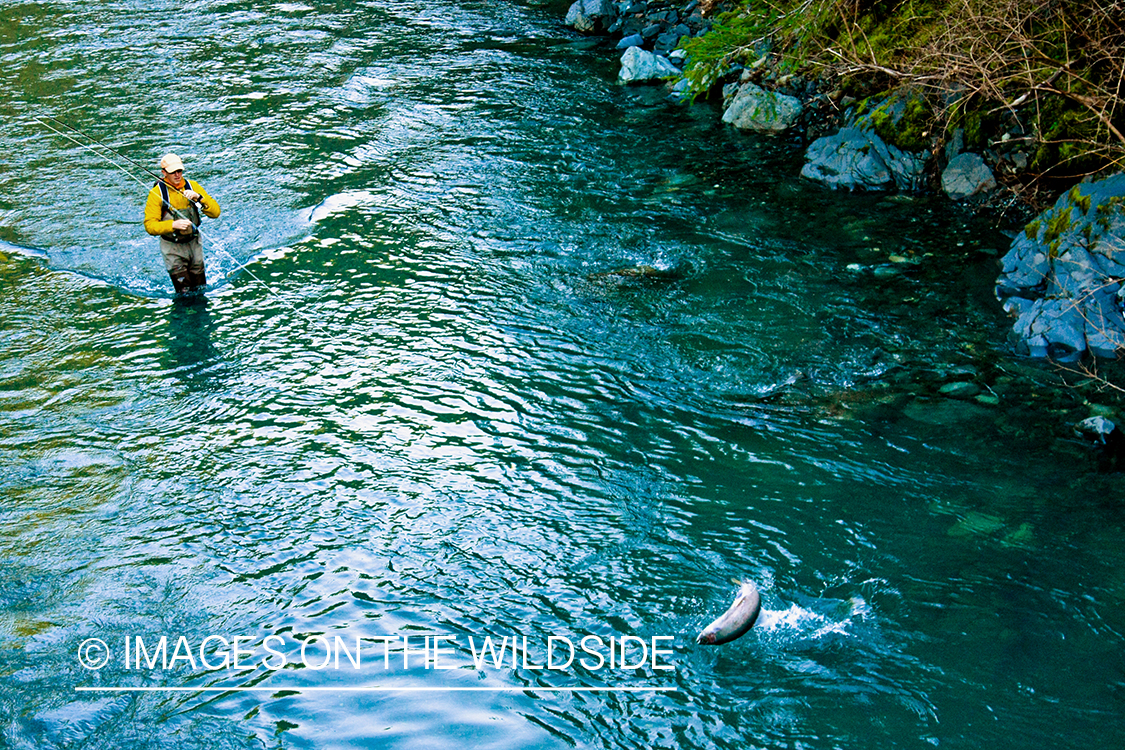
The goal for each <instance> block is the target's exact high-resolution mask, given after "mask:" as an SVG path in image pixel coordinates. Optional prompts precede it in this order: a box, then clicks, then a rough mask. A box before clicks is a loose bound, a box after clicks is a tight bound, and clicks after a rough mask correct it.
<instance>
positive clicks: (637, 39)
mask: <svg viewBox="0 0 1125 750" xmlns="http://www.w3.org/2000/svg"><path fill="white" fill-rule="evenodd" d="M644 43H645V38H644V37H643V36H641V35H640V34H630V35H629V36H626V37H622V39H621V41H620V42H618V43H617V49H629V48H630V47H640V46H641V45H642V44H644Z"/></svg>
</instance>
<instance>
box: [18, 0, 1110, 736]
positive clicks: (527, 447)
mask: <svg viewBox="0 0 1125 750" xmlns="http://www.w3.org/2000/svg"><path fill="white" fill-rule="evenodd" d="M565 5H566V4H565V3H558V2H538V1H536V0H518V1H515V2H504V1H502V0H471V1H470V0H463V1H461V2H457V1H455V0H438V1H431V2H421V1H420V0H369V1H368V2H361V3H332V2H320V3H313V2H308V3H301V2H293V3H251V2H246V0H209V1H204V2H197V3H191V4H186V5H185V4H183V3H169V2H148V3H137V2H124V1H121V0H119V1H109V2H89V3H71V2H61V1H48V2H37V3H16V2H2V3H0V13H2V17H0V84H2V86H0V108H2V110H3V113H4V120H3V127H2V129H0V152H2V153H3V154H4V157H3V159H2V160H0V290H2V294H0V415H2V416H0V489H2V491H3V495H2V497H3V500H2V505H0V513H2V518H3V525H4V528H5V529H6V531H5V533H4V534H3V535H2V536H0V747H10V748H78V747H82V748H111V747H112V748H148V747H161V748H175V749H181V748H184V749H186V748H201V747H206V748H209V749H217V748H281V747H283V748H368V747H378V748H427V749H428V750H439V749H441V748H459V749H460V748H497V749H506V748H573V747H579V748H700V749H702V748H751V747H752V748H810V749H812V748H815V749H820V748H825V749H827V748H926V747H945V748H978V747H989V748H993V749H1004V748H1012V749H1013V750H1015V749H1017V748H1018V749H1020V750H1022V749H1023V748H1027V747H1052V748H1088V747H1116V746H1120V745H1121V744H1122V743H1123V742H1125V719H1123V716H1125V713H1123V700H1125V648H1123V646H1125V635H1123V633H1125V559H1123V558H1125V546H1123V545H1122V544H1121V537H1122V533H1121V531H1122V524H1123V521H1125V514H1123V512H1122V507H1123V506H1122V504H1121V502H1120V500H1121V498H1122V493H1121V489H1120V478H1119V475H1118V476H1116V477H1115V476H1114V475H1111V474H1103V473H1099V472H1098V471H1097V470H1096V462H1095V461H1094V460H1093V458H1092V456H1091V455H1090V454H1089V453H1088V451H1087V450H1086V448H1085V447H1084V446H1082V445H1081V444H1080V443H1078V441H1076V440H1074V439H1072V438H1071V436H1070V435H1069V433H1068V431H1067V429H1066V425H1065V423H1064V422H1063V421H1062V420H1060V418H1059V417H1058V414H1059V413H1061V412H1060V409H1063V410H1065V408H1071V409H1072V411H1073V412H1074V415H1076V416H1078V417H1079V418H1080V416H1081V415H1082V414H1083V412H1082V410H1083V409H1084V408H1085V406H1084V402H1085V401H1087V400H1089V401H1095V402H1096V401H1097V400H1098V396H1097V394H1096V393H1094V392H1092V391H1090V392H1084V393H1080V394H1077V395H1072V394H1071V393H1070V391H1068V390H1067V389H1055V390H1052V389H1051V386H1050V383H1051V382H1052V378H1055V373H1053V371H1052V370H1051V368H1050V367H1049V366H1043V365H1037V364H1035V363H1026V362H1021V361H1019V360H1018V359H1016V358H1014V357H1012V356H1011V355H1010V354H1008V353H1007V349H1006V344H1005V330H1006V326H1007V322H1006V321H1005V320H1003V318H1002V315H1001V313H1000V311H999V309H998V307H997V305H996V304H995V302H994V301H992V300H991V299H990V297H989V294H990V291H989V284H990V282H991V280H992V279H993V278H994V276H995V263H996V260H995V259H996V256H997V253H998V252H1000V251H1002V250H1003V249H1004V248H1005V247H1006V243H1007V241H1008V240H1007V237H1005V236H1004V235H1003V234H1002V233H1001V232H999V231H997V230H996V229H995V228H994V227H993V225H992V223H991V222H988V221H984V220H983V219H980V218H974V217H973V216H972V215H970V214H968V213H963V212H961V211H960V210H959V209H956V208H955V207H952V206H951V205H949V204H948V203H946V202H945V201H942V200H939V199H937V198H914V199H910V198H903V197H896V196H885V195H853V194H840V193H832V192H828V191H825V190H823V189H821V188H819V187H817V186H815V185H811V184H808V183H805V182H803V181H801V180H799V179H798V178H797V173H798V172H799V169H800V164H801V156H800V149H799V148H798V146H797V145H796V144H795V143H794V142H792V141H789V140H786V139H784V138H781V139H779V138H767V137H757V136H751V135H745V134H741V133H738V132H735V131H732V130H731V129H729V128H727V127H725V126H723V125H722V124H721V123H720V122H719V118H718V112H717V110H716V107H715V105H714V104H712V103H700V104H697V105H694V106H691V107H680V106H675V105H672V104H669V103H668V102H666V101H665V99H664V92H663V91H662V90H661V89H659V88H644V87H642V88H625V87H622V86H619V85H618V84H617V83H616V82H615V76H616V61H615V59H614V57H615V56H614V55H613V54H612V53H611V52H610V51H608V50H606V49H598V48H592V47H591V44H589V43H588V42H587V41H586V40H584V39H582V38H580V37H578V36H577V35H575V34H573V33H572V32H571V31H569V30H568V29H566V28H565V27H563V26H562V24H561V18H562V16H563V14H564V12H565ZM46 116H50V117H57V118H60V119H61V120H62V121H63V122H65V123H66V124H67V125H69V126H72V127H76V128H78V129H79V130H81V131H82V132H84V133H86V134H88V135H90V136H92V137H93V138H96V139H98V140H99V141H102V142H103V143H104V144H106V145H108V146H110V147H112V148H113V149H114V150H116V151H119V152H120V153H121V154H122V155H123V156H124V157H128V159H132V160H136V161H137V162H140V163H142V164H143V165H145V166H147V167H149V168H151V169H155V168H156V165H157V162H158V160H159V158H160V155H161V154H163V153H164V152H166V151H175V152H177V153H179V154H181V155H182V156H183V158H184V161H185V162H186V164H187V176H188V178H189V179H197V180H198V181H199V182H200V183H201V184H202V185H203V186H204V187H205V188H206V189H207V191H208V192H209V193H210V194H211V195H212V196H214V197H215V198H216V199H217V200H218V201H219V202H220V203H221V205H222V207H223V214H222V216H221V217H220V218H219V219H218V220H216V221H209V222H205V223H204V231H205V238H206V245H205V246H206V248H207V255H208V275H209V279H210V281H211V282H212V287H211V289H210V291H209V292H208V294H207V298H206V300H205V301H203V300H196V301H191V302H184V301H182V300H173V299H172V295H171V285H170V283H169V280H168V278H167V275H166V274H165V273H164V270H163V267H162V265H161V262H160V258H159V254H158V252H157V249H156V241H155V240H154V239H153V238H151V237H149V236H147V235H146V234H144V231H143V229H142V227H141V226H140V218H141V212H142V208H143V201H144V196H145V193H146V192H147V190H148V188H149V186H150V185H151V178H150V177H148V176H147V175H146V174H145V173H144V172H143V171H141V170H139V169H138V168H136V167H135V166H134V165H132V164H131V162H129V161H128V160H126V159H124V158H122V157H121V156H115V155H112V154H110V155H109V156H108V158H106V157H105V156H101V155H99V153H106V152H104V151H103V150H101V149H100V148H96V147H94V146H93V144H92V143H91V142H89V141H84V140H83V139H82V138H81V137H79V136H77V135H74V134H73V133H70V131H67V130H66V128H65V127H64V126H63V125H61V124H59V123H57V122H56V121H52V120H44V119H36V118H44V117H46ZM48 126H53V127H48ZM68 135H70V136H72V137H67V136H68ZM79 141H80V142H81V144H80V143H79ZM82 144H84V145H82ZM646 267H647V268H646ZM648 269H653V270H648ZM958 378H961V379H969V380H973V381H975V382H983V383H985V384H986V385H987V388H986V389H985V390H984V391H983V392H982V393H981V394H979V395H980V397H979V398H977V399H976V400H973V399H968V400H965V399H953V398H946V397H943V396H941V395H938V394H937V389H938V387H939V386H940V385H941V384H942V383H946V382H949V381H950V380H951V379H952V380H954V381H956V380H957V379H958ZM1067 399H1071V401H1067ZM1040 402H1042V403H1044V404H1048V403H1049V404H1051V405H1052V408H1053V409H1054V410H1055V411H1051V410H1050V409H1039V408H1037V407H1036V404H1037V403H1040ZM1060 404H1062V407H1060V406H1059V405H1060ZM732 578H735V579H742V578H748V579H751V580H754V581H756V582H757V584H758V585H759V587H760V588H761V592H762V602H763V611H762V615H761V618H760V622H759V623H758V625H757V626H756V627H755V628H754V629H752V630H751V631H750V632H749V633H748V634H747V635H746V636H744V637H742V638H741V639H739V640H736V641H734V642H732V643H729V644H726V645H723V646H718V647H705V646H699V645H696V644H695V642H694V640H695V634H696V633H698V632H699V630H700V629H701V628H702V627H703V626H705V625H706V624H707V623H708V622H710V621H711V620H712V619H714V618H715V617H717V616H718V615H719V614H720V613H722V612H723V611H724V610H725V609H726V608H727V606H728V605H729V604H730V603H731V601H732V598H733V596H734V593H735V591H736V586H735V584H734V583H732V582H731V579H732ZM161 637H164V638H165V639H166V641H165V650H164V651H163V652H161V651H160V646H159V643H160V640H159V639H160V638H161ZM505 637H507V638H508V641H507V642H506V643H508V645H509V647H510V645H511V642H512V640H513V639H517V642H518V643H519V644H520V649H517V651H516V657H518V658H516V661H515V663H514V664H513V662H512V658H511V657H512V651H511V650H510V648H509V650H508V651H507V652H506V653H507V654H508V659H507V660H506V661H504V662H503V663H497V662H496V661H495V660H492V661H489V660H481V659H480V658H479V657H480V655H481V654H480V651H481V648H482V644H483V642H484V639H485V638H491V639H494V640H495V641H496V642H498V643H499V642H503V641H502V639H504V638H505ZM583 639H589V640H585V641H584V640H583ZM611 639H612V643H613V644H616V647H620V646H621V644H622V641H623V639H624V643H625V647H624V650H623V653H622V652H621V650H620V649H619V650H618V651H617V652H615V653H614V654H612V655H611V654H610V649H611V648H612V647H611V645H610V644H611ZM138 641H140V642H141V643H142V644H143V648H142V649H141V650H138V649H137V644H138ZM583 643H585V644H586V645H587V647H588V651H586V652H584V651H582V644H583ZM103 644H104V647H105V651H104V652H99V648H101V645H103ZM130 644H131V645H130ZM302 644H304V646H305V647H306V651H305V653H304V654H302V652H301V646H302ZM357 644H358V648H359V650H360V651H361V654H362V656H361V658H362V661H361V664H360V666H359V667H358V668H356V667H355V666H354V665H353V662H352V661H350V659H351V657H352V656H353V655H354V652H355V650H356V647H357ZM567 644H573V645H574V646H576V647H577V653H576V658H575V659H573V660H571V661H567V660H566V658H565V657H566V656H567V652H566V649H567V647H568V646H567ZM641 644H644V645H643V646H642V645H641ZM494 645H495V644H494ZM548 646H551V647H553V648H554V649H555V650H554V651H553V652H552V654H551V656H552V659H553V664H552V666H553V667H554V668H548V667H547V665H546V657H547V656H548V654H547V653H546V649H547V647H548ZM236 650H238V653H237V654H236V653H235V651H236ZM589 652H593V653H596V654H598V657H597V658H596V657H595V656H594V655H593V654H592V653H589ZM103 653H104V656H105V657H107V658H108V662H107V663H104V664H102V663H101V661H103V659H102V655H103ZM236 656H237V657H238V658H237V664H236V663H235V662H236V658H235V657H236ZM333 657H334V659H335V661H333ZM474 657H477V658H474ZM622 657H624V664H622V663H621V660H622ZM599 658H600V660H601V663H598V659H599ZM611 658H613V659H615V661H614V662H613V663H612V664H611V661H610V659H611ZM95 667H96V668H95Z"/></svg>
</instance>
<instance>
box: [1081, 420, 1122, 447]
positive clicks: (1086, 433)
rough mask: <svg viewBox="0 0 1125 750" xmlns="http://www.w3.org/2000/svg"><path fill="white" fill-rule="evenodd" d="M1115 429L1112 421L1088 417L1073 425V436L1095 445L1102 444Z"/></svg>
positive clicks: (1115, 426)
mask: <svg viewBox="0 0 1125 750" xmlns="http://www.w3.org/2000/svg"><path fill="white" fill-rule="evenodd" d="M1116 429H1117V425H1116V424H1114V422H1113V420H1112V419H1107V418H1105V417H1088V418H1087V419H1083V420H1082V421H1081V422H1079V423H1078V424H1076V425H1074V434H1075V435H1077V436H1078V437H1081V438H1086V439H1087V440H1090V441H1092V442H1095V443H1102V444H1104V443H1105V441H1106V439H1107V438H1108V437H1109V436H1110V435H1112V434H1113V431H1114V430H1116Z"/></svg>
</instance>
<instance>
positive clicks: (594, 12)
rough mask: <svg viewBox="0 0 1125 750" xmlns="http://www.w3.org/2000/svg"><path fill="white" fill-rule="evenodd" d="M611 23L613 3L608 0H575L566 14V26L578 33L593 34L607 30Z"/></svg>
mask: <svg viewBox="0 0 1125 750" xmlns="http://www.w3.org/2000/svg"><path fill="white" fill-rule="evenodd" d="M612 22H613V3H611V2H610V0H577V1H576V2H575V3H574V4H573V5H571V6H570V10H569V11H567V14H566V21H565V23H566V25H567V26H572V27H573V28H575V29H576V30H578V31H584V32H587V33H590V32H595V31H597V30H598V29H599V28H603V29H604V28H608V26H609V24H610V23H612Z"/></svg>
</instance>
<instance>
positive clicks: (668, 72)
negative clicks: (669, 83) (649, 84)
mask: <svg viewBox="0 0 1125 750" xmlns="http://www.w3.org/2000/svg"><path fill="white" fill-rule="evenodd" d="M679 75H680V69H679V68H677V67H676V66H675V65H673V64H672V63H671V62H669V61H668V60H667V58H664V57H661V56H660V55H656V54H653V53H652V52H649V51H647V50H643V49H641V48H640V47H630V48H629V49H627V50H625V54H623V55H622V56H621V72H620V73H619V74H618V75H617V80H618V81H619V82H621V83H644V82H646V81H662V80H664V79H665V78H671V77H673V76H679Z"/></svg>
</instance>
